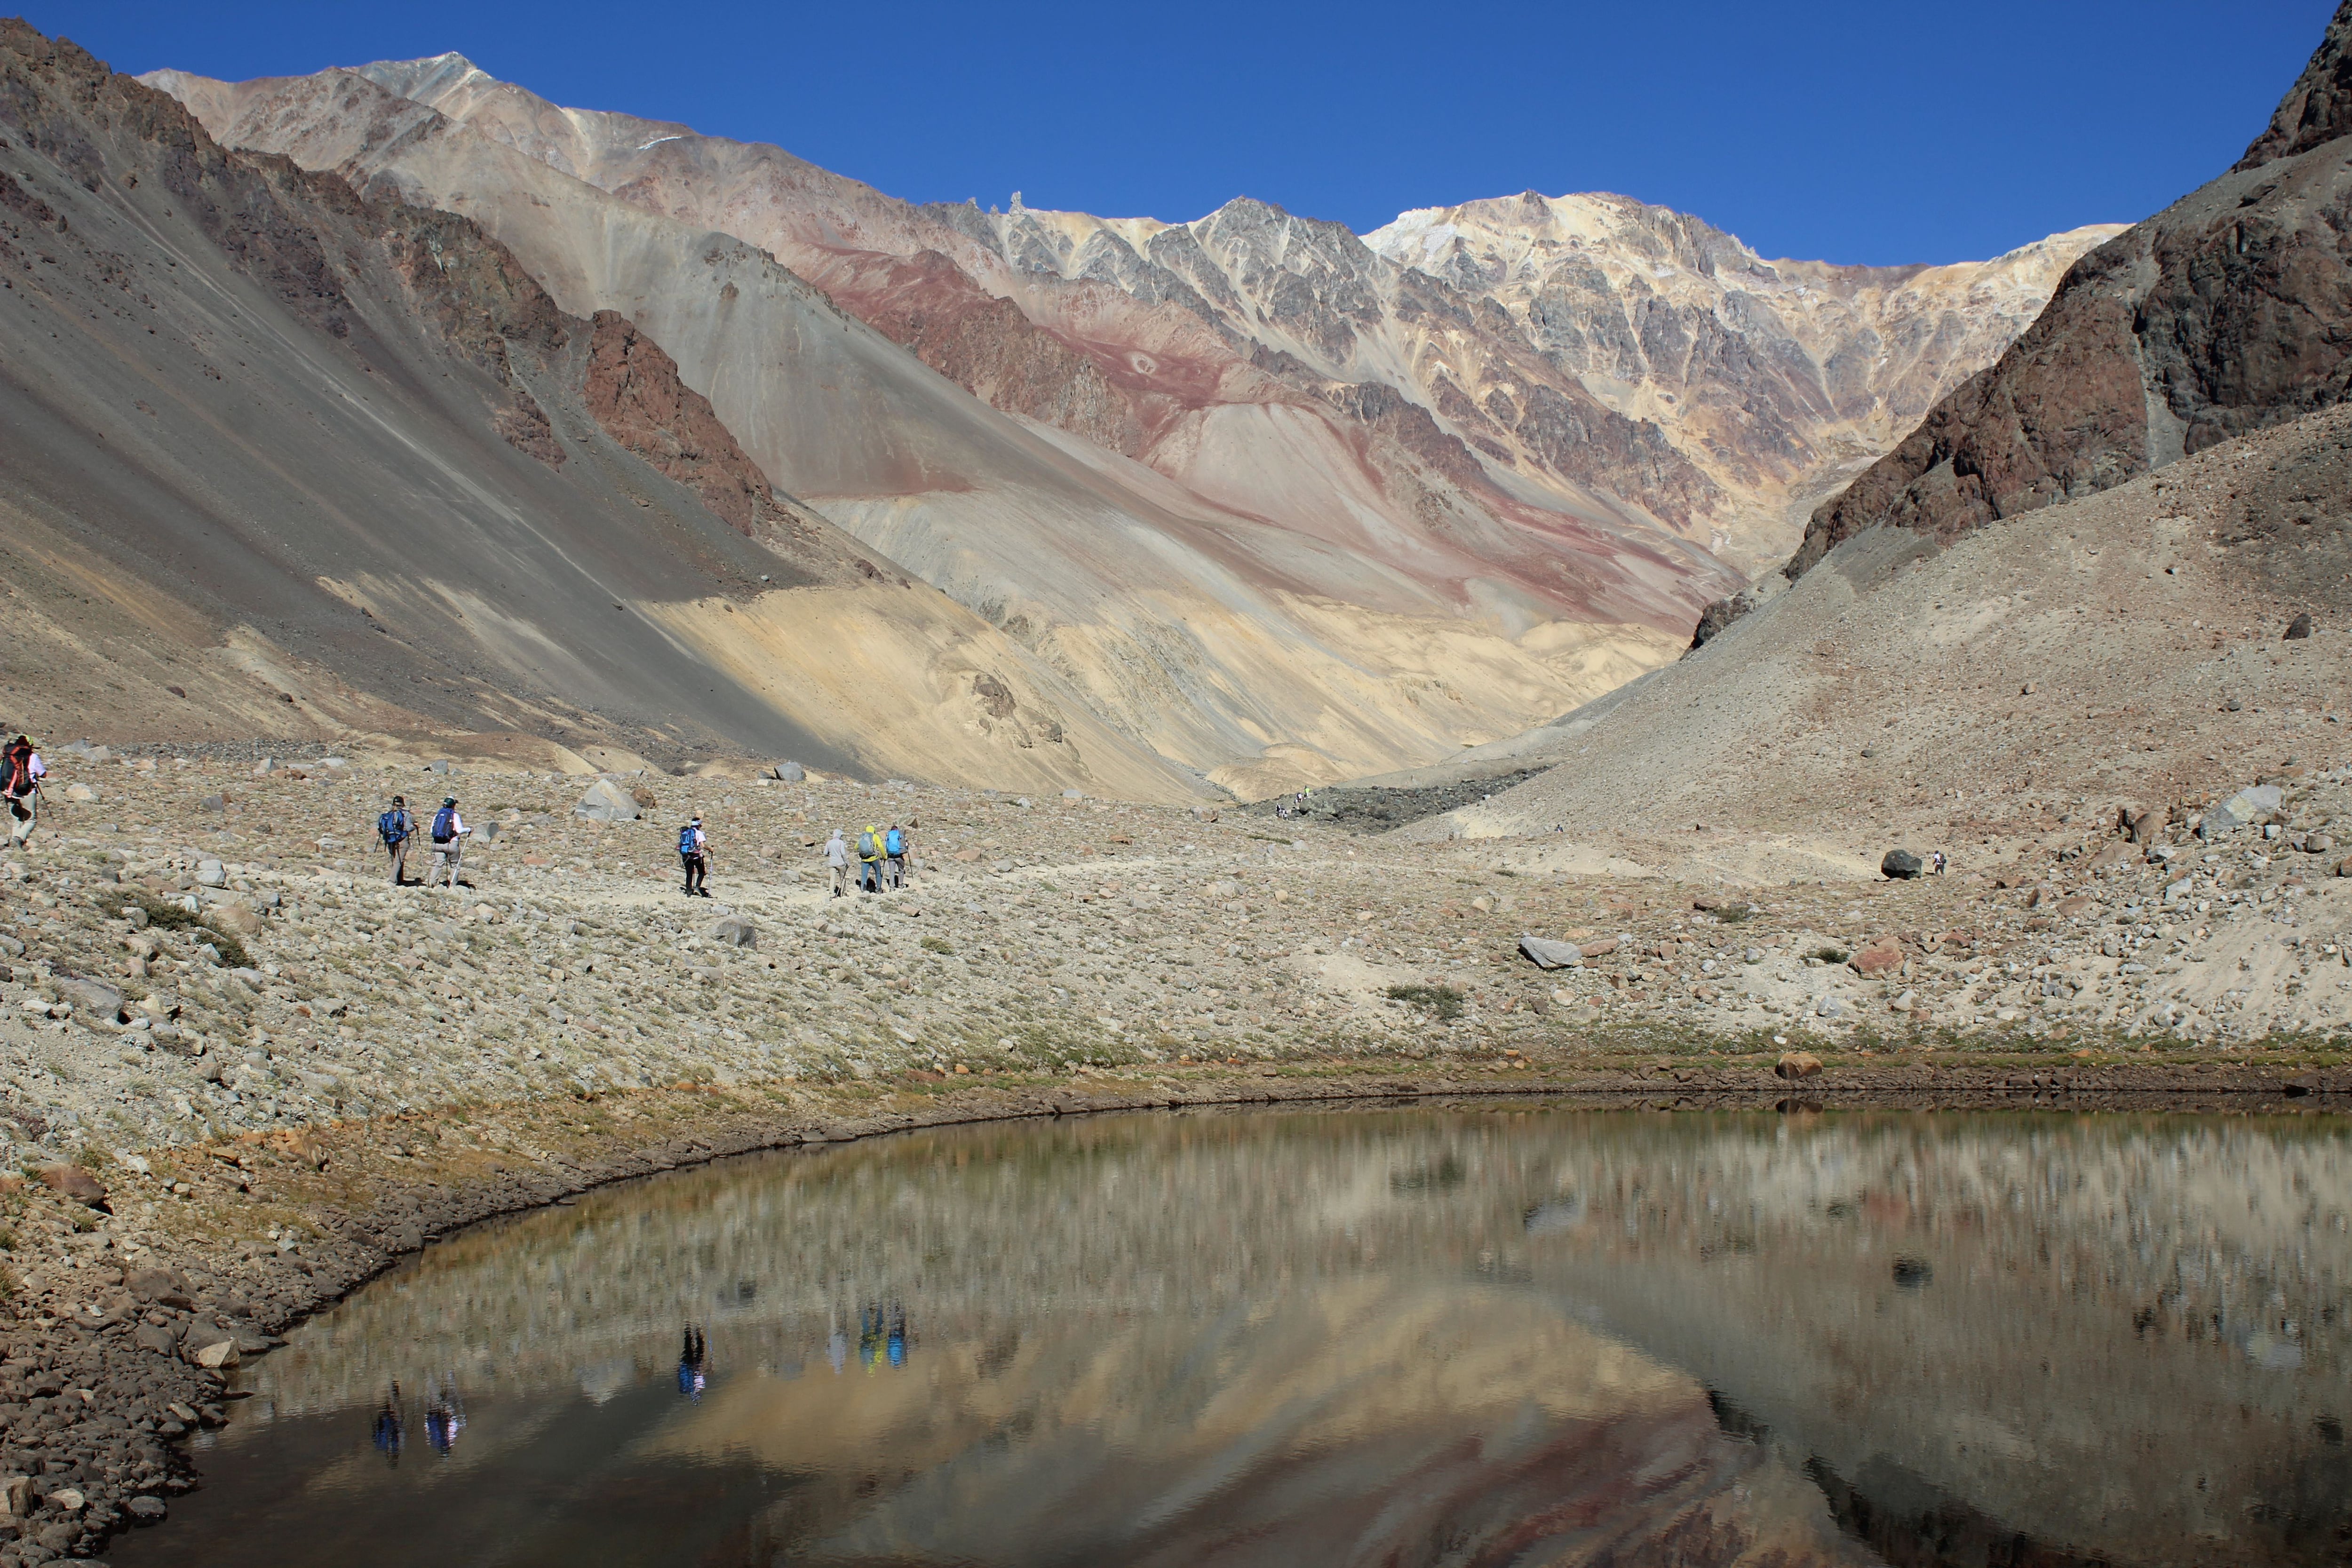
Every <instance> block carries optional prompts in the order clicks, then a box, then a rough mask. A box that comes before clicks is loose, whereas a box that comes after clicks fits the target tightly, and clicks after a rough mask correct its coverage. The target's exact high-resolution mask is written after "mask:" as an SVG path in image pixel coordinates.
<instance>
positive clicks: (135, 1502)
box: [122, 1492, 171, 1524]
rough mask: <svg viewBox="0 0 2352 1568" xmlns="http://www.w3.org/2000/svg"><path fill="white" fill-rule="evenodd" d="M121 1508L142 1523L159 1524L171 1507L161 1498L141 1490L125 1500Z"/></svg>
mask: <svg viewBox="0 0 2352 1568" xmlns="http://www.w3.org/2000/svg"><path fill="white" fill-rule="evenodd" d="M122 1510H123V1511H124V1512H125V1513H127V1514H129V1515H130V1516H131V1518H133V1519H135V1520H137V1521H139V1522H140V1523H142V1524H160V1523H162V1522H163V1516H164V1515H165V1514H167V1513H169V1512H170V1511H171V1509H170V1507H169V1506H168V1505H167V1504H165V1502H164V1501H163V1499H162V1498H159V1497H149V1496H148V1495H147V1494H146V1493H144V1492H142V1493H140V1494H139V1495H138V1496H137V1497H134V1498H132V1499H131V1500H129V1501H127V1502H125V1503H124V1504H123V1505H122Z"/></svg>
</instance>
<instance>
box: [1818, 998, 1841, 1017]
mask: <svg viewBox="0 0 2352 1568" xmlns="http://www.w3.org/2000/svg"><path fill="white" fill-rule="evenodd" d="M1813 1016H1815V1017H1817V1018H1842V1017H1843V1016H1845V1003H1844V1001H1843V999H1842V998H1839V997H1836V996H1824V997H1822V999H1821V1000H1820V1001H1818V1002H1816V1003H1814V1004H1813Z"/></svg>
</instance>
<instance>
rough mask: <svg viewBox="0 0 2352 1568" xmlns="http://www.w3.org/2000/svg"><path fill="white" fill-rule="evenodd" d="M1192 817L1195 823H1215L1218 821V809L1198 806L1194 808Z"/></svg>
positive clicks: (1211, 806) (1209, 806) (1210, 806)
mask: <svg viewBox="0 0 2352 1568" xmlns="http://www.w3.org/2000/svg"><path fill="white" fill-rule="evenodd" d="M1192 816H1193V819H1194V820H1195V821H1199V822H1214V821H1216V820H1217V808H1216V807H1215V806H1213V805H1196V806H1194V807H1193V808H1192Z"/></svg>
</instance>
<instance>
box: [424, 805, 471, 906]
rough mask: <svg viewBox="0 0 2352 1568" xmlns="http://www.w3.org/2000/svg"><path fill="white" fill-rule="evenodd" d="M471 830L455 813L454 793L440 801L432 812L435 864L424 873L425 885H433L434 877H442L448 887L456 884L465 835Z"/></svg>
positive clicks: (462, 855)
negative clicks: (439, 806) (439, 804)
mask: <svg viewBox="0 0 2352 1568" xmlns="http://www.w3.org/2000/svg"><path fill="white" fill-rule="evenodd" d="M473 831H474V830H473V829H472V828H470V827H468V826H466V819H465V818H464V817H462V816H458V815H457V796H456V795H450V796H449V797H447V798H446V799H445V800H444V801H442V803H441V809H440V810H438V811H436V812H435V813H434V814H433V858H434V861H435V862H436V864H435V866H434V868H433V869H432V870H430V871H428V872H426V873H425V886H426V887H428V888H429V887H431V886H432V885H433V879H434V878H436V877H443V880H444V881H445V882H446V884H447V885H448V886H449V887H452V888H454V887H456V886H457V868H458V867H459V865H460V864H462V863H463V862H464V860H465V858H466V837H467V835H468V834H470V833H472V832H473ZM445 866H446V867H447V868H448V871H447V874H446V877H444V876H443V872H442V868H443V867H445Z"/></svg>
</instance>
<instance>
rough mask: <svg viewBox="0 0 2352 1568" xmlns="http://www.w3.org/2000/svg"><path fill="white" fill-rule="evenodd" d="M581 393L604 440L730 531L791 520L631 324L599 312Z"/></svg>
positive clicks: (671, 365) (750, 532)
mask: <svg viewBox="0 0 2352 1568" xmlns="http://www.w3.org/2000/svg"><path fill="white" fill-rule="evenodd" d="M593 322H594V325H593V331H592V332H591V333H590V336H589V341H588V369H587V374H586V377H585V381H584V384H583V388H582V396H583V400H584V401H585V402H586V404H587V405H588V412H589V413H590V414H592V415H593V416H595V419H596V423H597V424H599V425H601V426H604V432H605V434H606V435H608V436H610V437H613V439H614V440H615V441H617V442H619V443H620V444H621V445H622V446H624V447H627V448H628V449H629V450H630V451H632V452H635V454H636V455H637V456H638V457H640V458H644V459H645V460H646V462H648V463H650V464H652V465H653V467H654V468H656V469H658V470H659V471H660V472H661V473H662V474H664V475H666V476H667V477H668V478H670V479H676V480H677V482H678V483H680V484H682V485H684V486H686V488H687V489H690V490H692V491H693V492H694V493H695V494H697V495H698V496H700V497H701V498H702V504H703V505H705V506H707V507H709V509H710V510H711V511H712V513H713V514H714V515H716V516H718V517H719V518H722V519H724V520H725V521H726V522H727V523H728V525H729V526H730V527H731V528H733V529H734V530H735V531H736V532H738V533H740V534H743V535H745V536H746V537H758V536H760V535H761V534H762V533H764V532H766V531H770V530H772V529H773V528H774V527H775V526H776V525H778V524H779V523H782V522H784V521H787V520H789V519H790V518H791V517H792V514H791V513H789V512H787V511H786V510H784V509H783V508H782V506H779V505H778V504H777V503H776V498H775V496H774V494H773V493H772V491H771V490H770V489H769V488H768V478H767V476H766V475H765V474H762V473H761V472H760V470H759V468H758V466H757V465H755V464H754V463H753V462H752V461H751V458H747V457H745V456H744V455H743V448H742V447H739V446H737V445H736V444H735V437H733V436H731V435H730V434H729V433H728V430H727V426H724V425H721V424H720V423H719V416H717V415H716V414H713V413H712V412H711V411H710V400H709V398H707V397H705V396H703V395H702V394H700V393H698V392H697V391H695V390H694V389H693V388H692V387H690V386H688V385H687V384H685V383H683V382H681V381H679V380H678V378H677V361H676V360H674V359H672V358H670V357H669V355H668V354H667V353H663V352H662V346H661V345H660V344H659V343H657V342H654V341H653V340H652V339H651V338H649V337H647V336H646V335H645V333H643V332H641V331H638V330H637V327H636V323H635V322H634V321H630V320H628V318H626V317H625V316H622V315H620V314H619V313H617V312H615V311H612V310H599V311H597V312H596V314H595V316H594V318H593Z"/></svg>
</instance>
